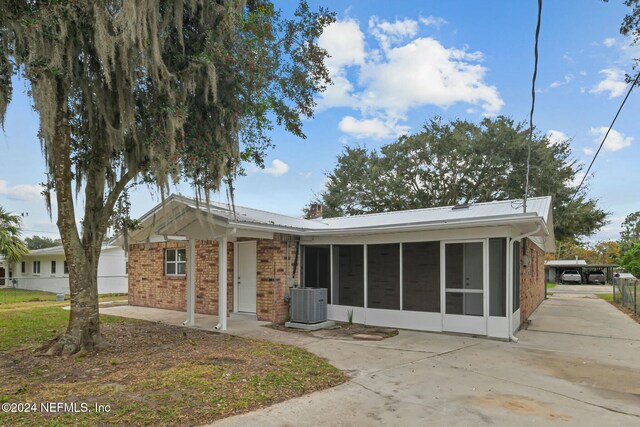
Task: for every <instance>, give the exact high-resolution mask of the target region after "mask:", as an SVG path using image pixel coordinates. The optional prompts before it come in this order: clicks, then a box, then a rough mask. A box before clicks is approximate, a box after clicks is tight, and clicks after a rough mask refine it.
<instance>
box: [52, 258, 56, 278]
mask: <svg viewBox="0 0 640 427" xmlns="http://www.w3.org/2000/svg"><path fill="white" fill-rule="evenodd" d="M54 274H56V262H55V261H51V275H52V276H53V275H54Z"/></svg>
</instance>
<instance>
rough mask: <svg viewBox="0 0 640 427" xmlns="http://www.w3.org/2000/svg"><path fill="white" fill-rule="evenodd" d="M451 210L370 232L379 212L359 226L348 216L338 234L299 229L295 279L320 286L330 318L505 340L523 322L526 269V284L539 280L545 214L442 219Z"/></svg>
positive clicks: (304, 283) (539, 284)
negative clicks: (298, 263)
mask: <svg viewBox="0 0 640 427" xmlns="http://www.w3.org/2000/svg"><path fill="white" fill-rule="evenodd" d="M448 213H449V212H447V211H444V210H441V211H440V212H439V215H440V216H441V217H442V220H439V221H430V222H429V223H413V224H411V223H404V224H402V226H403V228H402V229H401V230H397V229H382V228H380V229H378V230H377V231H376V232H373V233H372V232H371V231H372V230H371V228H370V227H369V224H368V223H370V222H371V219H373V220H374V221H376V220H377V221H380V219H377V218H375V216H371V217H373V218H369V217H370V216H360V217H355V218H359V219H360V220H361V221H362V225H363V227H361V228H359V229H355V226H354V225H352V224H353V222H355V221H356V219H355V218H354V219H352V220H351V221H352V224H349V225H352V227H351V228H347V227H345V228H344V232H343V233H341V234H338V233H335V234H333V235H326V234H320V233H318V234H319V235H318V236H303V237H302V238H301V246H300V252H301V269H300V283H301V286H304V287H320V288H326V289H327V298H328V317H329V319H330V320H337V321H347V320H348V319H349V318H352V320H353V322H355V323H363V324H367V325H376V326H387V327H397V328H404V329H415V330H425V331H438V332H440V331H446V332H456V333H465V334H474V335H485V336H490V337H496V338H503V339H509V338H510V337H511V336H512V333H513V332H514V331H515V330H516V329H517V328H518V327H519V326H520V324H521V320H523V319H521V317H522V316H521V312H520V303H521V299H522V298H523V296H522V292H523V289H522V286H521V283H522V282H523V275H524V276H526V278H527V279H529V276H531V278H530V279H531V280H526V286H535V287H540V286H541V287H544V281H543V280H538V277H537V276H538V275H539V272H538V271H537V270H538V269H539V268H538V267H539V266H538V265H537V264H538V263H540V262H541V261H542V259H543V255H544V250H545V247H544V245H545V241H544V240H546V237H543V236H544V233H545V232H543V231H542V228H543V227H542V225H543V221H540V218H539V217H538V219H536V218H535V217H537V216H535V215H525V216H522V217H521V218H519V219H517V220H516V219H515V218H508V219H507V218H502V217H500V218H498V217H496V218H493V219H492V221H488V220H486V218H485V220H484V221H480V222H479V223H478V222H474V221H475V219H474V220H473V221H471V219H469V220H467V219H465V220H464V221H450V220H449V221H447V220H448V219H450V218H448V216H447V214H448ZM454 215H455V213H454ZM525 218H526V219H525ZM392 219H397V218H393V214H387V216H386V217H385V218H383V220H385V221H390V220H392ZM325 221H326V222H328V224H329V225H330V226H331V225H333V224H332V222H333V221H332V220H331V219H326V220H325ZM335 222H336V223H337V224H335V225H343V226H344V225H346V224H344V222H345V221H344V218H340V219H337V220H336V221H335ZM535 254H538V255H537V256H534V255H535ZM534 261H535V262H534ZM534 264H535V265H534ZM538 282H540V283H538ZM534 293H535V294H536V295H537V294H539V292H538V290H537V289H536V290H534ZM542 295H543V294H542ZM538 303H539V302H538ZM536 306H537V305H536ZM534 308H535V307H534ZM529 314H530V313H527V316H528V315H529Z"/></svg>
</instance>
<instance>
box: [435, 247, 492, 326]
mask: <svg viewBox="0 0 640 427" xmlns="http://www.w3.org/2000/svg"><path fill="white" fill-rule="evenodd" d="M444 247H445V250H444V255H445V256H444V262H443V264H444V281H443V287H444V289H443V290H444V292H443V294H444V315H443V319H442V328H443V330H445V331H449V332H460V333H466V334H479V335H486V334H487V322H486V313H485V288H486V286H485V272H486V268H485V265H486V263H485V242H484V241H475V242H464V243H446V244H444Z"/></svg>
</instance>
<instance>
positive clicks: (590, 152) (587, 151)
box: [582, 147, 596, 156]
mask: <svg viewBox="0 0 640 427" xmlns="http://www.w3.org/2000/svg"><path fill="white" fill-rule="evenodd" d="M582 151H583V152H584V154H586V155H587V156H592V155H593V153H595V152H596V150H594V149H593V148H591V147H585V148H583V149H582Z"/></svg>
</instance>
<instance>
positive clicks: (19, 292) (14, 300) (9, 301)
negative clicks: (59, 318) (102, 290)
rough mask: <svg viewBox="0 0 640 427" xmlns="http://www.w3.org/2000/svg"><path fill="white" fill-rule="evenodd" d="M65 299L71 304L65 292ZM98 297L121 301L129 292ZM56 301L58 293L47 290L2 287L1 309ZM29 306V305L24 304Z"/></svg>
mask: <svg viewBox="0 0 640 427" xmlns="http://www.w3.org/2000/svg"><path fill="white" fill-rule="evenodd" d="M64 298H65V300H66V301H67V302H66V303H65V304H67V305H68V304H69V295H68V294H65V296H64ZM98 299H99V300H100V301H101V302H106V301H120V300H126V299H127V294H122V293H110V294H101V295H99V296H98ZM55 301H56V293H54V292H45V291H30V290H26V289H15V288H7V289H0V310H2V309H3V308H6V307H5V306H6V305H13V306H14V307H16V304H20V303H29V304H30V303H35V302H40V303H49V302H55ZM23 306H24V307H27V305H23Z"/></svg>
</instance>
